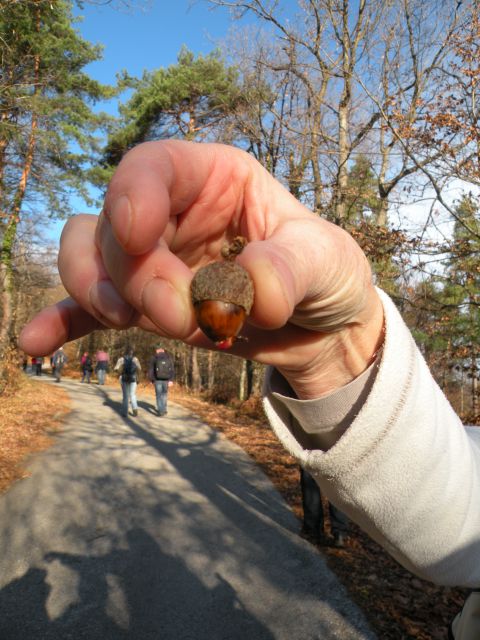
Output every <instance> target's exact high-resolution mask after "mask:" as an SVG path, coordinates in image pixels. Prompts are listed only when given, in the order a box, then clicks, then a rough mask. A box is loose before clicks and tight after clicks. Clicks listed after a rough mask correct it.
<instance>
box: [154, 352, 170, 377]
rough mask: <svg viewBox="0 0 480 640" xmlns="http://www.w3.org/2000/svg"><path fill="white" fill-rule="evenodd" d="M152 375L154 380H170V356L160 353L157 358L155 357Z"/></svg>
mask: <svg viewBox="0 0 480 640" xmlns="http://www.w3.org/2000/svg"><path fill="white" fill-rule="evenodd" d="M153 375H154V377H155V380H170V378H171V375H172V367H171V362H170V356H169V355H168V354H167V353H160V354H159V355H158V356H155V362H154V364H153Z"/></svg>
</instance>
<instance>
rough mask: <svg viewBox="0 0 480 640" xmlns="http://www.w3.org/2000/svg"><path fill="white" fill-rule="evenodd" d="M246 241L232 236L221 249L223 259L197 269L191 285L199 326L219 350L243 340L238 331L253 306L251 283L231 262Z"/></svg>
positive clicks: (243, 270)
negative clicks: (228, 243) (226, 245)
mask: <svg viewBox="0 0 480 640" xmlns="http://www.w3.org/2000/svg"><path fill="white" fill-rule="evenodd" d="M245 244H246V241H245V240H244V239H243V238H241V237H240V238H235V240H234V241H233V242H232V243H231V244H230V245H229V246H228V247H225V248H224V249H223V250H222V255H223V256H224V258H225V260H224V261H220V262H212V263H210V264H207V265H206V266H205V267H202V268H201V269H199V271H197V273H196V274H195V276H194V278H193V280H192V283H191V286H190V294H191V298H192V303H193V307H194V309H195V316H196V318H197V322H198V326H199V327H200V329H201V330H202V331H203V333H204V334H205V335H206V336H207V337H208V338H209V339H210V340H212V342H214V343H215V345H216V346H217V347H218V348H219V349H229V348H230V347H231V346H232V345H233V343H234V342H235V341H236V340H245V338H243V337H242V336H240V335H239V334H240V331H241V329H242V327H243V325H244V323H245V320H246V318H247V316H248V315H249V313H250V310H251V308H252V305H253V282H252V279H251V278H250V275H249V274H248V271H246V270H245V269H244V268H243V267H241V266H240V265H239V264H237V263H236V262H234V261H233V260H234V258H235V256H236V255H238V254H239V253H240V251H241V250H242V249H243V247H244V246H245Z"/></svg>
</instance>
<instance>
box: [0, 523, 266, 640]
mask: <svg viewBox="0 0 480 640" xmlns="http://www.w3.org/2000/svg"><path fill="white" fill-rule="evenodd" d="M126 540H127V547H126V548H124V549H115V550H113V551H111V552H110V553H107V554H105V555H100V556H85V555H74V554H68V553H57V552H52V553H49V554H48V555H47V557H46V558H45V560H46V561H47V562H49V563H61V564H62V565H64V566H65V567H67V568H69V569H71V570H72V571H73V572H74V573H75V575H76V576H77V578H78V587H77V590H78V600H77V601H76V602H75V603H73V604H70V605H69V606H68V607H67V608H66V609H65V610H64V611H63V612H62V613H61V614H60V615H58V617H56V618H55V619H54V620H52V619H50V617H49V615H48V613H47V609H48V599H49V596H50V593H51V586H50V585H49V584H48V581H47V571H46V570H42V569H34V568H32V569H30V570H29V571H28V572H27V573H26V574H25V575H24V576H22V577H21V578H19V579H18V580H15V581H13V582H11V583H10V584H9V585H8V586H7V587H5V588H4V589H2V591H1V592H0V611H1V613H2V616H1V619H0V638H2V640H39V639H42V640H43V639H49V638H52V639H53V638H54V639H60V638H61V639H66V638H75V639H77V638H88V639H89V640H97V639H98V640H106V639H114V638H115V639H118V640H122V639H126V638H129V639H131V638H138V639H139V640H140V639H141V638H142V639H147V638H169V639H172V640H173V639H174V638H175V639H182V638H192V640H193V638H196V639H198V640H201V639H203V638H205V640H206V639H207V638H208V639H213V638H217V639H219V638H258V639H263V638H264V639H265V640H267V639H271V638H273V636H272V634H271V633H270V632H269V631H268V629H266V628H265V627H264V626H263V625H261V624H260V623H259V622H258V621H257V620H255V619H254V618H253V617H252V616H251V615H250V614H249V613H248V612H247V611H246V610H245V609H244V608H243V606H242V604H241V602H240V601H239V600H238V598H237V597H236V594H235V590H234V589H233V588H232V587H231V585H230V584H229V583H228V582H227V581H226V580H225V579H223V578H222V577H221V576H218V582H217V584H216V585H215V586H213V587H212V588H210V589H208V588H206V587H205V586H204V585H203V584H202V583H201V582H200V581H199V580H198V578H197V576H195V575H194V574H193V573H192V572H191V571H189V570H188V569H187V567H186V566H185V565H184V563H183V562H182V560H181V559H180V558H173V557H169V556H168V555H166V554H165V553H163V552H162V550H161V548H160V547H159V545H158V544H157V543H156V542H155V540H154V539H153V538H152V537H151V536H150V535H149V534H148V533H146V532H145V531H143V530H142V529H132V530H130V531H128V532H127V534H126ZM192 630H194V631H192Z"/></svg>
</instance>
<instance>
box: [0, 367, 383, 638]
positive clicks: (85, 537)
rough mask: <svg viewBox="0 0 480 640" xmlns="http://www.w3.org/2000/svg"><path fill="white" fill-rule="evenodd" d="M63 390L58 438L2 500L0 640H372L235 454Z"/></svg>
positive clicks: (108, 393)
mask: <svg viewBox="0 0 480 640" xmlns="http://www.w3.org/2000/svg"><path fill="white" fill-rule="evenodd" d="M39 384H53V383H52V382H51V380H46V379H43V380H42V381H41V382H40V381H39ZM61 384H62V386H63V387H64V388H65V389H67V390H68V392H69V393H70V395H71V397H72V403H73V404H72V412H71V414H70V416H69V419H68V422H67V424H66V428H65V430H64V431H63V433H62V434H61V435H60V436H59V437H58V438H56V443H55V445H54V446H53V447H52V448H50V449H49V450H48V451H46V452H44V453H43V454H41V455H39V456H36V457H35V458H34V459H33V461H32V464H31V465H30V471H31V475H30V477H29V478H28V479H25V480H22V481H20V482H18V483H16V484H15V485H14V486H13V487H12V488H11V489H10V491H8V492H7V493H6V494H5V495H4V496H2V497H1V498H0V640H34V639H35V640H43V639H48V640H68V639H73V640H83V639H85V640H97V639H98V640H127V639H128V640H153V639H155V640H207V639H208V640H330V639H332V638H339V639H341V640H360V639H361V640H374V639H375V635H374V634H373V633H372V632H371V631H369V629H368V626H367V624H366V622H365V621H364V618H363V616H362V614H361V613H360V612H359V610H358V609H357V608H356V607H355V606H354V605H353V604H352V603H351V602H350V601H349V599H348V597H347V596H346V593H345V591H344V589H343V588H342V587H341V586H340V585H339V583H338V582H337V580H336V578H335V577H334V576H333V575H332V573H331V572H330V571H329V570H328V569H327V567H326V565H325V562H324V560H323V558H322V556H321V555H320V554H319V553H318V552H317V551H316V550H315V548H314V547H312V546H311V545H309V544H308V543H307V542H305V541H304V540H302V539H301V538H300V537H299V536H298V529H299V526H298V522H297V520H296V518H295V517H294V516H293V514H292V512H291V511H290V510H289V508H288V507H287V506H286V504H285V502H284V501H283V500H282V498H281V496H280V495H279V493H278V492H277V491H276V490H275V489H274V488H273V487H272V485H271V483H270V481H269V480H268V479H267V478H266V476H265V475H264V474H263V473H262V472H261V471H260V470H259V469H258V468H257V467H256V466H255V464H253V463H252V461H251V460H250V459H249V458H248V456H247V455H246V454H245V453H244V452H243V451H242V450H241V449H239V448H238V447H236V446H235V445H233V444H232V443H230V442H229V441H227V440H226V439H225V438H223V437H222V436H220V435H219V434H218V433H217V432H215V431H213V430H212V429H210V428H209V427H207V426H205V425H204V424H203V423H202V422H200V421H199V420H198V419H196V418H195V417H193V416H192V415H191V414H189V413H188V412H187V411H186V410H184V409H183V408H181V407H178V406H175V405H173V404H170V407H169V414H168V416H167V417H165V418H161V419H160V418H158V417H157V416H156V415H154V414H153V412H152V410H151V404H150V402H149V401H148V398H147V399H145V401H142V400H140V405H139V415H138V417H137V418H131V417H129V418H122V417H121V416H120V415H119V409H120V394H119V391H118V390H117V389H113V388H110V387H98V386H97V385H93V384H92V385H87V384H83V385H82V384H80V383H78V382H74V381H67V380H65V381H62V383H61ZM26 402H28V399H26Z"/></svg>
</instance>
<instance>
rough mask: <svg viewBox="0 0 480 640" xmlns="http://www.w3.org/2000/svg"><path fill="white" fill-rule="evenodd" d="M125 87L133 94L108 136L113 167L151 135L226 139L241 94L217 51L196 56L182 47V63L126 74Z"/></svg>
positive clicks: (234, 76)
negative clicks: (137, 74) (227, 122)
mask: <svg viewBox="0 0 480 640" xmlns="http://www.w3.org/2000/svg"><path fill="white" fill-rule="evenodd" d="M119 87H120V88H123V89H125V88H130V89H133V95H132V96H131V98H130V99H129V100H128V101H127V103H126V104H123V105H121V106H120V108H119V110H120V118H119V120H118V122H117V123H116V124H115V126H114V127H113V128H112V131H111V133H110V135H109V136H108V141H107V145H106V148H105V153H104V160H105V164H106V165H107V167H109V168H114V167H115V166H116V165H117V164H118V163H119V162H120V160H121V158H122V156H123V154H124V153H126V152H127V151H128V150H129V149H131V148H132V147H133V146H134V145H136V144H139V143H141V142H146V141H148V140H158V139H166V138H180V139H183V140H196V141H205V140H216V141H218V140H222V139H223V140H224V141H227V140H225V138H228V136H227V135H226V133H225V132H226V130H227V127H226V124H225V121H226V120H227V119H228V117H229V115H230V114H231V113H232V111H233V110H234V109H235V107H236V105H237V104H238V102H239V101H240V100H241V99H242V96H241V93H240V88H239V85H238V82H237V72H236V70H235V68H234V67H228V66H226V65H225V63H224V61H223V60H222V59H221V57H220V54H219V53H218V52H213V53H211V54H209V55H207V56H198V57H197V58H195V56H194V55H193V53H191V52H190V51H188V50H187V49H185V48H184V49H182V51H181V52H180V54H179V56H178V61H177V64H175V65H171V66H170V67H167V68H160V69H157V70H155V71H145V72H144V74H143V76H142V78H141V79H136V78H132V77H130V76H127V75H126V74H123V76H122V77H121V79H120V83H119Z"/></svg>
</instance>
